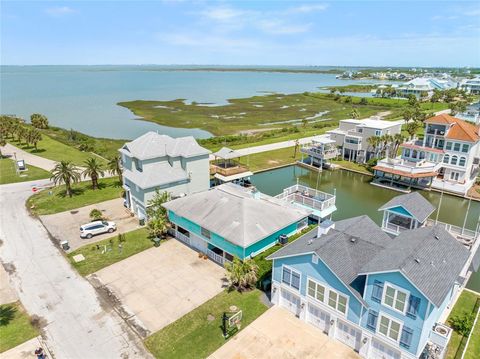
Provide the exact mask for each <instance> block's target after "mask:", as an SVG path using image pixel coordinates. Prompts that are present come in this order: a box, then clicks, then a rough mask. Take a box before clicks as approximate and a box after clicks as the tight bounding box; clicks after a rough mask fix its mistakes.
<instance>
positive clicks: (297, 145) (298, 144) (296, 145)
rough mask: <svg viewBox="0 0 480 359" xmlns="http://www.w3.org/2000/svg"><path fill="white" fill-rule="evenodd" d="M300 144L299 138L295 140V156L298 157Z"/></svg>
mask: <svg viewBox="0 0 480 359" xmlns="http://www.w3.org/2000/svg"><path fill="white" fill-rule="evenodd" d="M299 146H300V142H299V141H298V139H296V140H295V147H294V148H293V158H295V157H297V151H298V147H299Z"/></svg>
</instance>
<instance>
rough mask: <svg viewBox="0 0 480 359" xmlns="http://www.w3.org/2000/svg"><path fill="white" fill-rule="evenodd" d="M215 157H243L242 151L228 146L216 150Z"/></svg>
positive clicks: (228, 158)
mask: <svg viewBox="0 0 480 359" xmlns="http://www.w3.org/2000/svg"><path fill="white" fill-rule="evenodd" d="M213 155H214V156H215V157H218V158H221V159H224V160H230V159H232V158H239V157H241V156H242V155H241V153H240V152H238V151H235V150H232V149H230V148H228V147H222V148H221V149H220V150H218V151H217V152H215V153H214V154H213Z"/></svg>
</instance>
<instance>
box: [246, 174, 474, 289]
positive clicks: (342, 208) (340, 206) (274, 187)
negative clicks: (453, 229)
mask: <svg viewBox="0 0 480 359" xmlns="http://www.w3.org/2000/svg"><path fill="white" fill-rule="evenodd" d="M297 179H298V181H299V183H300V184H304V185H306V186H309V187H312V188H317V183H318V190H320V191H324V192H328V193H333V192H334V191H336V195H337V199H336V206H337V211H336V212H334V214H333V219H334V220H341V219H345V218H350V217H354V216H360V215H363V214H366V215H368V216H369V217H370V218H372V219H373V220H374V221H375V222H376V223H377V224H379V225H381V222H382V213H381V212H379V211H378V208H380V207H381V206H382V205H383V204H384V203H386V202H387V201H389V200H390V199H392V198H393V197H395V196H397V195H398V194H399V193H398V192H395V191H392V190H389V189H384V188H379V187H376V186H372V185H371V184H370V183H369V182H370V180H371V177H370V176H365V175H361V174H357V173H353V172H349V171H342V170H337V171H323V172H321V173H320V174H318V173H317V172H314V171H311V170H308V169H305V168H303V167H299V166H289V167H284V168H280V169H276V170H271V171H266V172H262V173H258V174H255V175H254V176H253V177H252V182H253V184H254V185H255V186H256V187H257V188H258V189H259V190H260V191H261V192H263V193H266V194H269V195H277V194H279V193H281V192H282V190H283V189H284V188H285V187H288V186H291V185H293V184H295V183H297ZM421 193H422V195H423V196H424V197H425V198H427V199H428V200H429V201H430V203H432V204H433V205H434V206H435V207H436V208H438V204H439V202H440V194H439V193H437V192H426V191H422V192H421ZM468 202H469V201H468V200H466V199H462V198H459V197H454V196H450V195H443V199H442V205H441V208H440V212H439V214H438V220H439V221H441V222H446V223H450V224H453V225H456V226H460V227H462V226H463V225H464V222H465V227H466V228H469V229H475V228H476V226H477V225H478V223H479V220H480V203H479V202H475V201H471V204H470V210H469V211H468V215H467V209H468ZM436 215H437V211H435V212H434V213H433V214H432V216H431V218H436ZM465 216H466V221H465ZM467 287H468V288H470V289H473V290H476V291H478V292H480V271H479V272H477V273H474V274H473V275H472V277H471V279H470V281H469V283H468V285H467Z"/></svg>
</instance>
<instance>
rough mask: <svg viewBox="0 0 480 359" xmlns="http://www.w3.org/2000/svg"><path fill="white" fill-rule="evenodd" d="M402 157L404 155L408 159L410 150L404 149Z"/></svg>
mask: <svg viewBox="0 0 480 359" xmlns="http://www.w3.org/2000/svg"><path fill="white" fill-rule="evenodd" d="M403 155H404V156H405V157H410V149H408V148H406V149H405V150H404V152H403Z"/></svg>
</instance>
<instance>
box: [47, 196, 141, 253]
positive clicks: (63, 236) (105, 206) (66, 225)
mask: <svg viewBox="0 0 480 359" xmlns="http://www.w3.org/2000/svg"><path fill="white" fill-rule="evenodd" d="M95 208H96V209H98V210H100V211H101V212H102V213H103V214H104V217H105V218H107V219H108V220H110V221H114V222H115V223H116V224H117V231H116V232H113V233H105V234H100V235H98V236H94V237H92V238H90V239H86V238H80V226H81V225H82V224H85V223H88V222H90V217H89V214H90V211H91V210H92V209H95ZM40 220H41V221H42V223H43V225H44V226H45V227H46V228H47V230H48V231H49V232H50V234H51V235H52V236H53V237H55V239H57V240H58V241H59V242H61V241H64V240H67V241H68V242H69V244H70V247H71V248H72V250H75V249H77V248H78V247H81V246H84V245H85V244H90V243H94V242H98V241H100V240H102V239H105V238H109V237H113V236H116V235H118V233H126V232H130V231H132V230H134V229H136V228H139V227H140V226H139V225H138V219H137V218H135V217H132V216H130V214H129V212H128V211H127V209H126V208H125V207H124V206H123V199H122V198H116V199H112V200H110V201H105V202H100V203H97V204H92V205H90V206H85V207H81V208H77V209H75V210H70V211H65V212H60V213H56V214H49V215H46V216H40Z"/></svg>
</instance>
